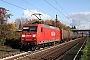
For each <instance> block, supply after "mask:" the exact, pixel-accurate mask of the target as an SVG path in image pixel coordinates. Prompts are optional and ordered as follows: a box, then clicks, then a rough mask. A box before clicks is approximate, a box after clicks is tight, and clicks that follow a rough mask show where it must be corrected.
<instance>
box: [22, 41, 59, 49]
mask: <svg viewBox="0 0 90 60" xmlns="http://www.w3.org/2000/svg"><path fill="white" fill-rule="evenodd" d="M59 43H60V41H55V42H49V43H43V44H38V45H37V44H36V43H35V42H20V51H29V50H31V51H35V50H38V49H40V48H44V47H47V46H52V45H56V44H59Z"/></svg>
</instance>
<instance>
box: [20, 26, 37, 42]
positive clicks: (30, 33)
mask: <svg viewBox="0 0 90 60" xmlns="http://www.w3.org/2000/svg"><path fill="white" fill-rule="evenodd" d="M36 37H37V26H23V30H22V33H21V42H35V41H36Z"/></svg>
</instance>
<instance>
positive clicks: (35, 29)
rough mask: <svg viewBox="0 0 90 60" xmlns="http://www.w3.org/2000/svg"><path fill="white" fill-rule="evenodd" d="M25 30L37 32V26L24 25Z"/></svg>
mask: <svg viewBox="0 0 90 60" xmlns="http://www.w3.org/2000/svg"><path fill="white" fill-rule="evenodd" d="M22 31H23V32H37V26H23V30H22Z"/></svg>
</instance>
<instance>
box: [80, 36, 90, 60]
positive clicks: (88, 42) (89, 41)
mask: <svg viewBox="0 0 90 60" xmlns="http://www.w3.org/2000/svg"><path fill="white" fill-rule="evenodd" d="M89 49H90V37H87V40H86V45H85V47H84V49H83V50H82V51H81V52H82V55H81V58H80V60H88V56H87V55H88V53H90V52H89Z"/></svg>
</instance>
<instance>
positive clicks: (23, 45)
mask: <svg viewBox="0 0 90 60" xmlns="http://www.w3.org/2000/svg"><path fill="white" fill-rule="evenodd" d="M36 46H37V44H36V43H35V42H20V51H28V50H32V51H34V50H35V49H36Z"/></svg>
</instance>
